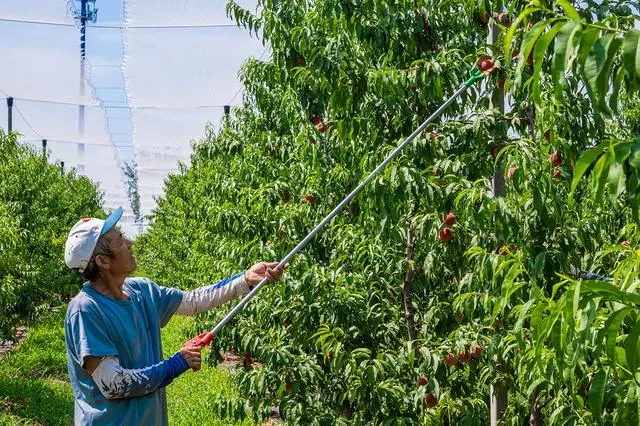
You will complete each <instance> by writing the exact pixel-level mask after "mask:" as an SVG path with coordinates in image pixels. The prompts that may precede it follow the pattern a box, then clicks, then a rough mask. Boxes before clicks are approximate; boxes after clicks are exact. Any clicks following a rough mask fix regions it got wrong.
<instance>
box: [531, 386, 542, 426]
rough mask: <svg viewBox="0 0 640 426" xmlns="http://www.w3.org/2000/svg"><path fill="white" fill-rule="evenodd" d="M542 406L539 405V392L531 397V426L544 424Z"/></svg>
mask: <svg viewBox="0 0 640 426" xmlns="http://www.w3.org/2000/svg"><path fill="white" fill-rule="evenodd" d="M541 411H542V407H540V405H538V392H534V393H533V394H532V395H531V398H529V426H542V415H541Z"/></svg>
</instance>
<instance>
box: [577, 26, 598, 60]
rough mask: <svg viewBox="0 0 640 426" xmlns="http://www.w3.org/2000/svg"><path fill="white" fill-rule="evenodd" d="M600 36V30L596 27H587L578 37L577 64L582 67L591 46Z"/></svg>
mask: <svg viewBox="0 0 640 426" xmlns="http://www.w3.org/2000/svg"><path fill="white" fill-rule="evenodd" d="M599 37H600V30H599V29H597V28H587V29H585V30H584V32H583V33H582V37H581V38H580V47H579V48H578V64H580V66H581V67H584V63H585V61H586V60H587V56H588V55H589V52H591V48H592V47H593V45H594V44H595V42H596V41H598V38H599Z"/></svg>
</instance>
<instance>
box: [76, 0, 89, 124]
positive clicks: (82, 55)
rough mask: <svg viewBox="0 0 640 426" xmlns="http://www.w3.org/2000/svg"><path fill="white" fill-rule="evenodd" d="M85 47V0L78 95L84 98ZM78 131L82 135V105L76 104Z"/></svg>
mask: <svg viewBox="0 0 640 426" xmlns="http://www.w3.org/2000/svg"><path fill="white" fill-rule="evenodd" d="M86 48H87V0H81V3H80V97H81V98H84V76H85V58H86V52H87V50H86ZM78 133H79V134H80V136H84V105H78Z"/></svg>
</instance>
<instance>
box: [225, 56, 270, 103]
mask: <svg viewBox="0 0 640 426" xmlns="http://www.w3.org/2000/svg"><path fill="white" fill-rule="evenodd" d="M267 50H269V46H267V47H265V48H264V50H263V51H262V53H261V54H260V57H259V58H258V60H259V61H261V60H262V58H263V57H264V54H265V53H267ZM241 91H242V85H240V88H239V89H238V91H237V92H236V93H235V95H233V97H232V98H231V100H230V101H229V102H227V105H231V103H232V102H233V101H234V100H235V98H236V96H238V94H239V93H240V92H241Z"/></svg>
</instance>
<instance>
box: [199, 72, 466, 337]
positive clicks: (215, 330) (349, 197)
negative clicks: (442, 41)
mask: <svg viewBox="0 0 640 426" xmlns="http://www.w3.org/2000/svg"><path fill="white" fill-rule="evenodd" d="M467 87H468V86H467V85H466V84H463V85H461V86H460V87H459V88H458V90H456V92H455V93H454V94H453V95H452V96H451V97H450V98H449V99H447V100H446V101H445V103H443V104H442V105H441V106H440V108H438V109H437V110H436V111H435V112H434V113H433V114H431V116H430V117H429V118H427V119H426V120H425V121H424V123H422V124H421V125H420V127H418V128H417V129H416V130H415V131H414V132H413V133H411V134H410V135H409V136H408V137H407V138H406V139H405V140H404V142H402V143H401V144H400V145H398V146H397V147H396V148H395V149H394V150H393V151H392V152H391V153H390V154H389V155H388V156H387V158H385V159H384V161H383V162H382V163H380V164H379V165H378V167H376V168H375V169H374V170H373V171H372V172H371V173H370V174H369V176H367V177H366V178H365V180H363V181H362V182H361V183H360V184H359V185H358V186H357V187H356V188H355V189H354V190H353V191H351V193H350V194H349V195H347V196H346V198H345V199H344V200H342V201H341V202H340V204H338V205H337V206H336V207H335V208H334V209H333V210H332V211H331V213H329V214H328V215H327V217H325V218H324V219H322V221H321V222H320V223H319V224H318V225H317V226H316V227H315V228H313V230H312V231H311V232H309V234H308V235H307V236H306V237H305V238H304V239H303V240H302V241H300V243H298V245H297V246H295V247H294V249H293V250H291V251H290V252H289V254H287V255H286V256H285V257H284V258H283V259H282V260H281V261H280V263H279V264H278V265H279V266H284V265H285V264H286V263H287V262H288V261H289V260H290V259H291V258H292V257H293V256H294V255H295V254H296V253H298V251H300V250H301V249H302V248H303V247H304V246H306V245H307V244H308V243H309V241H311V239H312V238H313V237H314V236H315V235H316V234H317V233H318V231H320V230H321V229H322V228H323V227H324V226H325V225H326V224H327V223H328V222H329V221H330V220H331V219H333V218H334V217H335V216H336V215H337V214H338V213H339V212H340V211H341V210H342V209H343V208H344V207H345V206H346V205H347V204H348V203H349V201H351V200H352V199H353V198H354V197H355V196H356V195H358V193H359V192H360V191H361V190H362V188H364V186H365V185H366V184H367V183H369V182H370V181H371V179H373V177H374V176H375V175H377V174H378V173H379V172H380V171H381V170H382V169H383V168H384V167H385V166H386V165H387V164H389V162H390V161H391V160H393V158H394V157H395V156H396V155H397V154H398V153H399V152H400V151H402V149H404V148H405V147H406V146H407V145H408V144H409V143H411V141H413V140H414V139H415V138H416V136H418V135H419V134H420V133H421V132H422V131H423V130H424V129H425V127H427V125H429V123H431V122H432V121H433V120H435V119H436V118H437V117H438V116H439V115H440V114H442V112H443V111H444V110H445V109H446V108H447V107H448V106H449V105H451V103H453V101H455V100H456V99H457V98H458V96H460V95H461V94H462V93H464V91H465V90H467ZM266 283H267V279H266V278H263V279H262V281H260V283H259V284H258V285H257V286H255V287H254V288H253V290H251V291H250V292H249V293H248V294H247V295H246V296H245V297H243V298H242V300H241V301H240V302H239V303H238V304H237V305H236V306H235V307H234V308H233V309H232V310H231V312H229V313H228V314H227V315H226V316H225V317H224V318H223V319H222V320H221V321H220V322H219V323H218V324H217V325H216V326H215V327H214V328H213V330H211V333H213V334H214V335H215V334H217V333H218V332H219V331H220V330H221V329H222V327H224V326H225V324H227V323H228V322H229V321H230V320H231V318H233V317H234V316H235V315H236V314H237V313H238V312H240V311H241V310H242V308H244V305H246V304H247V302H249V300H251V298H253V296H255V294H256V293H257V292H258V291H260V289H261V288H262V286H263V285H265V284H266Z"/></svg>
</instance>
